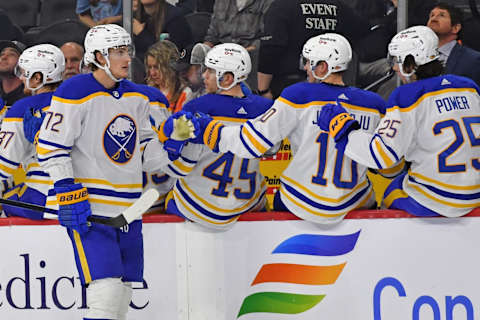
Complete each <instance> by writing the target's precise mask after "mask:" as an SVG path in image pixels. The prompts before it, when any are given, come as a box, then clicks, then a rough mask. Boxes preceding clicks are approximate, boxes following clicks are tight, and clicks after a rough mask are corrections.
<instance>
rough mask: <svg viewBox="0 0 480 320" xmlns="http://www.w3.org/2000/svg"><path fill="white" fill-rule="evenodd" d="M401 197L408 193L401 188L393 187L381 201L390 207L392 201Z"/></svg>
mask: <svg viewBox="0 0 480 320" xmlns="http://www.w3.org/2000/svg"><path fill="white" fill-rule="evenodd" d="M401 198H408V194H406V192H405V191H403V190H402V189H395V190H393V191H392V192H390V193H389V194H388V196H387V197H386V198H385V199H383V203H384V204H385V205H386V206H387V208H390V207H391V206H392V203H393V201H395V200H397V199H401Z"/></svg>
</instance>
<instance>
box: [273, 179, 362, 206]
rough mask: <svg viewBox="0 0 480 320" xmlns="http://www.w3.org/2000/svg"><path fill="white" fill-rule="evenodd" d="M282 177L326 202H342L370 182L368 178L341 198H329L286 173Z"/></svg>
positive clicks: (311, 195)
mask: <svg viewBox="0 0 480 320" xmlns="http://www.w3.org/2000/svg"><path fill="white" fill-rule="evenodd" d="M280 178H281V179H285V180H287V181H288V182H290V183H291V184H293V185H295V186H296V187H297V188H298V189H301V190H302V191H303V192H305V193H307V194H308V195H309V197H313V198H315V199H318V200H320V201H325V202H331V203H340V202H342V201H343V200H345V199H346V198H349V197H350V196H351V195H352V194H353V193H355V192H356V191H357V190H358V189H361V188H363V187H365V185H366V184H367V183H368V181H367V180H364V181H363V182H362V183H360V184H358V185H357V186H356V187H355V188H353V189H352V191H351V192H350V193H347V194H346V195H343V196H341V197H340V198H337V199H334V198H327V197H321V196H319V195H317V194H316V193H313V192H312V191H310V190H309V189H307V188H306V187H304V186H303V185H301V184H299V183H298V182H296V181H295V180H292V179H291V178H289V177H287V176H285V175H283V174H282V175H281V177H280Z"/></svg>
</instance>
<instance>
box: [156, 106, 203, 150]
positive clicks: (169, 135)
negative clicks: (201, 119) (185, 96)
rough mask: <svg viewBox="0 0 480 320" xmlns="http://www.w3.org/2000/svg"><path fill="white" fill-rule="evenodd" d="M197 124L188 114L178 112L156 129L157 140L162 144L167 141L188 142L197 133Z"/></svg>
mask: <svg viewBox="0 0 480 320" xmlns="http://www.w3.org/2000/svg"><path fill="white" fill-rule="evenodd" d="M198 128H199V127H198V123H197V121H196V119H194V117H193V115H192V114H191V113H190V112H186V111H183V110H181V111H179V112H176V113H174V114H172V115H171V116H170V117H168V119H167V120H165V121H163V122H162V124H161V125H160V127H159V128H158V139H159V140H160V142H162V143H164V142H165V141H167V139H174V140H179V141H183V140H188V139H191V138H195V136H196V133H198Z"/></svg>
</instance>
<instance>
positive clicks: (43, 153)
mask: <svg viewBox="0 0 480 320" xmlns="http://www.w3.org/2000/svg"><path fill="white" fill-rule="evenodd" d="M58 150H62V149H53V150H50V149H45V148H42V147H40V146H39V145H38V144H37V153H38V154H41V155H46V154H48V153H50V152H55V151H58Z"/></svg>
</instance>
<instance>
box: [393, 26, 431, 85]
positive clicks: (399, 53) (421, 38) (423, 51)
mask: <svg viewBox="0 0 480 320" xmlns="http://www.w3.org/2000/svg"><path fill="white" fill-rule="evenodd" d="M388 54H389V55H390V56H391V57H393V58H394V59H395V60H396V61H395V62H396V63H398V64H399V67H400V72H401V74H402V75H404V76H406V77H409V76H411V75H412V74H413V73H414V72H415V71H412V72H410V73H406V72H405V71H404V70H403V64H404V62H405V59H406V58H407V56H410V55H411V56H412V57H413V59H414V60H415V64H416V65H417V66H421V65H424V64H426V63H429V62H431V61H433V60H436V59H438V57H439V52H438V36H437V35H436V34H435V32H433V30H432V29H430V28H429V27H427V26H414V27H410V28H408V29H405V30H403V31H400V32H399V33H397V34H396V35H395V36H394V37H393V38H392V41H390V44H389V45H388Z"/></svg>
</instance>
